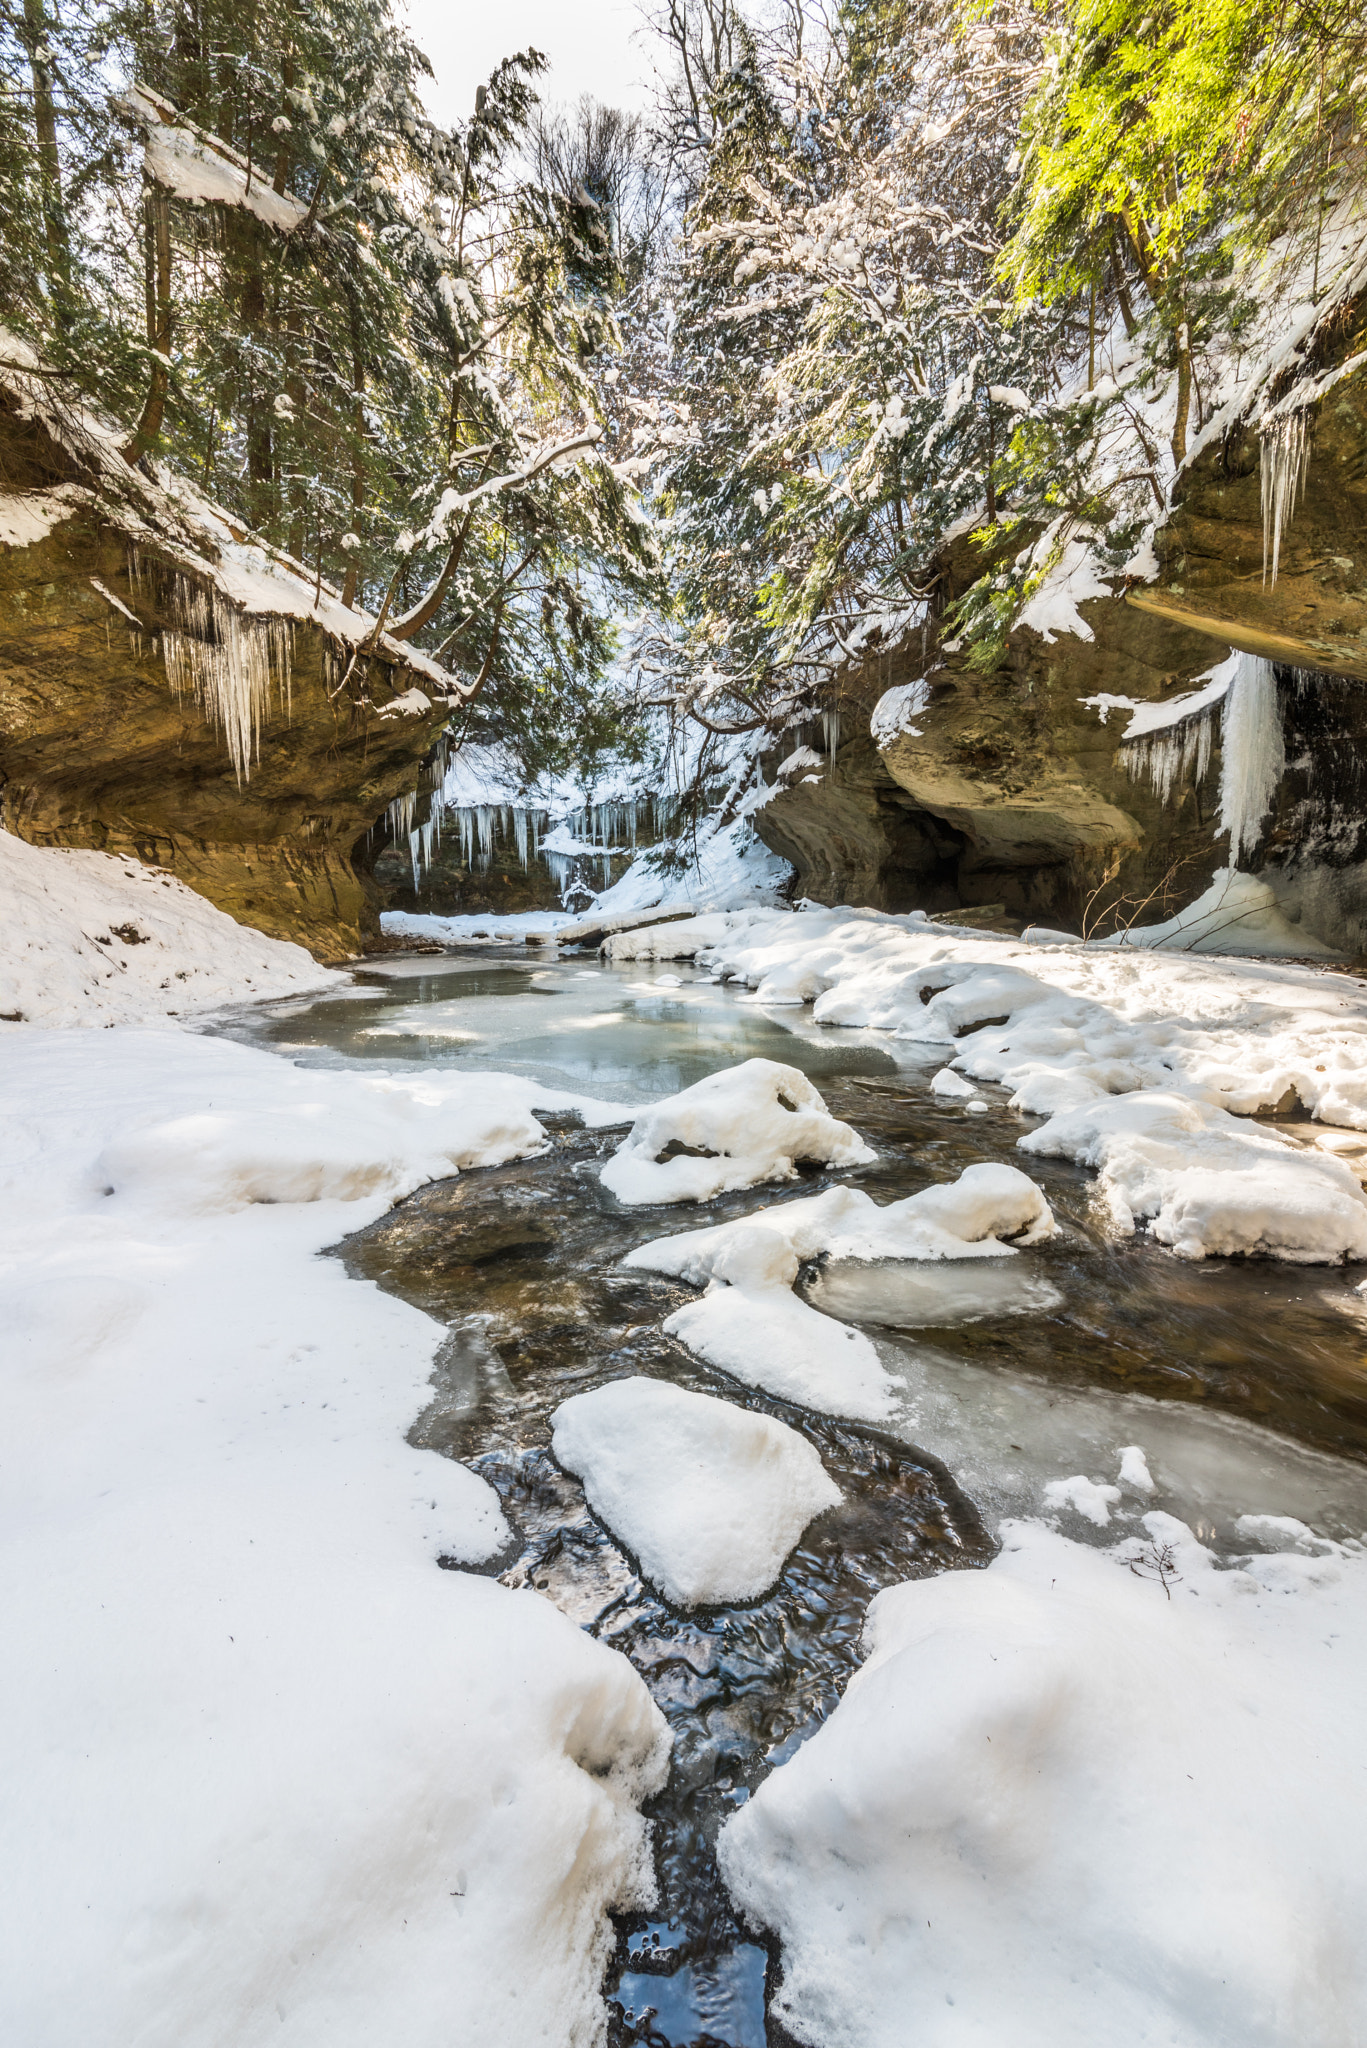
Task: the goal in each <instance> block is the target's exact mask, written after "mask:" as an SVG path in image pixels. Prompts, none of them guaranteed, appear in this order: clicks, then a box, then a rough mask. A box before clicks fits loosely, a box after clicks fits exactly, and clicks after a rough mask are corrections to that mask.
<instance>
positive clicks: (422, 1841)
mask: <svg viewBox="0 0 1367 2048" xmlns="http://www.w3.org/2000/svg"><path fill="white" fill-rule="evenodd" d="M429 1086H432V1087H434V1088H435V1093H434V1094H431V1095H429V1094H428V1093H427V1090H428V1088H429ZM462 1089H463V1090H464V1091H465V1092H464V1093H462ZM536 1094H537V1091H536V1088H535V1085H534V1084H533V1083H530V1082H518V1081H513V1080H502V1079H500V1080H498V1081H495V1082H493V1083H492V1092H491V1079H490V1077H489V1076H486V1075H479V1076H477V1077H472V1078H471V1079H469V1080H468V1081H466V1082H464V1083H461V1082H458V1081H457V1080H455V1079H453V1078H452V1077H451V1076H449V1075H447V1076H436V1077H432V1076H429V1075H424V1076H423V1077H422V1078H421V1079H420V1080H418V1081H416V1082H414V1083H413V1084H411V1085H410V1084H408V1083H405V1084H403V1085H402V1086H401V1085H399V1084H397V1083H394V1082H391V1081H389V1080H388V1079H387V1078H385V1077H383V1076H379V1077H370V1076H363V1075H359V1074H353V1073H335V1072H334V1073H327V1074H321V1073H319V1072H317V1071H304V1070H301V1069H298V1068H295V1067H293V1066H291V1065H289V1064H287V1063H286V1062H285V1061H283V1060H280V1059H277V1058H275V1057H273V1056H271V1055H269V1054H265V1053H259V1052H255V1051H251V1050H248V1049H246V1048H243V1047H240V1046H236V1045H231V1044H227V1043H224V1042H222V1041H218V1040H209V1039H202V1038H198V1037H195V1036H191V1035H188V1034H182V1033H178V1032H165V1031H158V1032H138V1031H129V1030H110V1031H101V1032H50V1031H37V1030H30V1029H28V1028H24V1027H16V1028H13V1029H12V1030H11V1031H10V1032H9V1034H8V1036H7V1038H6V1043H5V1059H4V1062H3V1063H2V1064H0V1114H3V1117H4V1124H5V1132H6V1136H5V1144H4V1147H3V1150H2V1151H0V1162H2V1163H0V1247H2V1248H3V1250H2V1253H0V1330H3V1332H4V1335H5V1342H4V1345H3V1347H2V1348H3V1374H4V1381H5V1395H6V1415H7V1422H6V1431H5V1442H4V1459H5V1466H6V1470H5V1474H4V1486H3V1508H0V1588H2V1589H3V1590H2V1591H0V1600H2V1601H3V1609H4V1613H5V1616H6V1624H5V1641H6V1655H5V1659H4V1671H3V1674H2V1675H0V1757H3V1765H2V1766H0V1784H3V1786H4V1791H3V1793H2V1794H0V1804H2V1805H3V1815H2V1816H0V1829H3V1834H4V1839H5V1842H6V1845H7V1848H8V1850H9V1854H10V1857H11V1859H12V1864H13V1867H14V1868H15V1869H16V1870H17V1871H22V1881H21V1882H15V1883H13V1884H12V1885H11V1886H10V1890H9V1895H8V1899H7V1910H6V1914H5V1916H4V1923H3V1929H0V2032H3V2034H4V2036H5V2038H6V2039H10V2040H14V2041H23V2042H26V2043H32V2044H34V2048H41V2044H47V2043H51V2044H54V2048H56V2044H58V2043H67V2042H70V2041H73V2040H77V2039H79V2040H89V2041H99V2042H101V2043H106V2044H109V2048H125V2044H127V2048H131V2044H132V2043H134V2042H137V2043H138V2044H139V2048H217V2044H220V2043H222V2042H224V2041H227V2040H231V2041H233V2042H234V2043H241V2044H243V2048H253V2044H256V2043H261V2042H265V2041H267V2040H269V2041H272V2042H279V2043H281V2044H282V2048H289V2044H295V2048H317V2044H318V2043H319V2042H322V2041H326V2042H327V2043H328V2044H329V2048H374V2043H375V2042H376V2041H377V2040H381V2039H384V2040H388V2039H391V2038H392V2039H399V2040H403V2041H404V2042H406V2043H410V2044H412V2048H444V2044H446V2043H448V2042H449V2041H450V2040H451V2038H452V2025H453V2020H452V2015H453V2014H456V2015H458V2016H459V2017H458V2020H457V2022H455V2024H456V2030H457V2032H458V2034H459V2036H460V2039H461V2041H462V2043H469V2044H471V2048H524V2044H525V2048H532V2044H533V2043H536V2044H542V2043H544V2042H545V2041H547V2040H552V2039H553V2040H555V2041H556V2042H557V2043H561V2042H564V2043H570V2044H574V2048H591V2044H596V2043H597V2042H598V2041H599V2040H600V2039H601V2034H602V2025H603V2007H602V2001H601V1997H600V1993H599V1983H600V1978H601V1971H602V1967H603V1964H604V1962H605V1960H606V1957H607V1955H608V1953H609V1951H610V1948H611V1939H612V1937H611V1931H610V1928H609V1926H608V1923H607V1920H606V1911H607V1908H608V1907H609V1906H610V1905H613V1904H621V1905H631V1906H641V1905H644V1904H645V1903H647V1902H648V1900H649V1898H650V1896H651V1894H652V1890H653V1878H652V1875H651V1870H650V1862H649V1854H648V1844H647V1839H646V1834H645V1829H644V1826H643V1823H642V1822H641V1820H640V1818H639V1815H638V1813H637V1811H636V1808H637V1804H638V1802H639V1800H640V1799H641V1798H642V1797H643V1796H644V1795H645V1794H647V1793H648V1792H650V1791H651V1790H653V1789H655V1788H657V1787H658V1785H659V1784H660V1782H661V1780H662V1777H663V1774H664V1769H665V1759H666V1752H667V1736H666V1734H665V1731H664V1727H663V1723H662V1722H661V1719H660V1717H659V1715H658V1714H657V1712H656V1710H655V1708H654V1706H653V1705H652V1704H651V1702H650V1699H649V1696H648V1694H647V1692H646V1689H645V1687H644V1686H643V1684H642V1683H641V1681H640V1680H639V1679H638V1678H637V1676H636V1675H635V1673H634V1672H633V1671H632V1669H631V1667H630V1665H629V1664H628V1663H627V1661H626V1660H625V1659H624V1658H622V1657H620V1656H619V1655H617V1654H616V1653H615V1652H613V1651H610V1650H608V1649H606V1648H603V1647H601V1646H599V1645H598V1644H596V1643H595V1642H593V1641H591V1640H590V1639H589V1638H588V1637H587V1636H585V1635H584V1634H583V1633H582V1632H581V1631H580V1630H579V1629H577V1628H575V1627H574V1626H573V1625H572V1624H571V1623H570V1622H569V1621H568V1620H567V1619H566V1618H565V1617H563V1616H562V1615H560V1614H559V1613H558V1612H556V1611H555V1610H554V1609H553V1608H552V1607H551V1606H550V1605H549V1604H548V1603H546V1602H544V1601H543V1600H541V1599H540V1598H539V1597H538V1596H537V1595H535V1594H534V1593H529V1592H521V1593H513V1592H510V1591H508V1590H507V1589H506V1588H504V1587H502V1586H500V1585H498V1584H496V1583H495V1582H493V1581H492V1580H489V1579H486V1578H483V1577H476V1576H471V1575H469V1574H464V1573H461V1572H459V1571H454V1570H452V1571H441V1570H438V1569H437V1568H436V1559H437V1558H438V1557H445V1558H450V1559H461V1560H469V1561H476V1560H481V1559H485V1558H488V1557H490V1555H491V1554H493V1553H495V1552H497V1551H498V1549H499V1548H500V1547H501V1545H502V1543H503V1542H504V1541H505V1540H506V1537H507V1531H506V1528H505V1525H504V1522H503V1518H502V1515H501V1513H500V1511H499V1508H498V1503H497V1500H496V1497H495V1496H494V1494H493V1493H492V1491H491V1489H490V1488H489V1487H488V1486H487V1485H485V1483H484V1482H483V1481H482V1480H480V1479H478V1478H477V1477H476V1476H475V1475H474V1474H473V1473H471V1472H470V1471H468V1470H466V1469H465V1468H463V1467H462V1466H460V1465H458V1464H456V1463H454V1462H453V1461H451V1460H450V1459H446V1458H442V1457H439V1456H436V1455H434V1454H433V1453H430V1452H426V1451H417V1450H414V1449H412V1448H411V1447H410V1446H409V1445H408V1444H407V1443H406V1442H405V1440H404V1435H405V1431H406V1430H407V1429H408V1428H409V1426H410V1425H411V1423H412V1422H413V1420H414V1419H415V1417H416V1416H417V1415H418V1414H419V1412H420V1411H421V1410H422V1408H423V1407H424V1406H425V1405H426V1403H427V1401H428V1400H429V1399H430V1385H429V1374H430V1372H431V1368H432V1361H433V1357H434V1354H435V1352H436V1350H437V1348H438V1346H439V1344H440V1342H441V1340H442V1336H443V1331H442V1329H441V1327H440V1326H439V1325H438V1324H436V1323H433V1322H432V1321H430V1320H429V1319H428V1318H427V1317H425V1316H423V1315H422V1314H420V1313H419V1312H418V1311H417V1310H415V1309H413V1308H410V1307H408V1306H407V1305H405V1304H404V1303H402V1302H399V1301H397V1300H395V1299H393V1298H392V1297H390V1296H388V1295H386V1294H383V1293H381V1292H380V1291H379V1290H378V1289H377V1288H373V1287H371V1286H368V1285H363V1284H360V1283H357V1282H354V1281H351V1280H349V1279H348V1278H347V1277H346V1275H345V1273H344V1271H343V1268H342V1266H341V1265H340V1263H339V1262H338V1261H336V1260H334V1259H330V1258H319V1257H318V1256H317V1254H318V1253H319V1251H320V1250H321V1249H322V1248H323V1247H325V1246H327V1245H329V1244H332V1243H334V1242H335V1241H336V1240H337V1239H338V1238H340V1237H341V1236H343V1235H344V1234H345V1233H347V1232H349V1231H351V1230H354V1229H355V1228H357V1227H358V1226H359V1225H360V1224H362V1223H364V1222H366V1221H368V1220H369V1219H371V1218H372V1217H374V1216H376V1215H377V1214H379V1213H381V1212H382V1211H383V1209H384V1207H385V1206H386V1204H387V1202H388V1201H389V1200H390V1199H391V1197H392V1196H393V1194H394V1193H396V1192H398V1191H399V1190H401V1189H402V1188H403V1187H405V1186H409V1185H412V1184H413V1183H414V1182H415V1181H416V1180H417V1179H419V1178H421V1177H422V1176H423V1175H425V1174H426V1173H428V1172H430V1171H432V1170H433V1169H434V1167H437V1166H440V1170H442V1171H446V1170H449V1164H450V1161H451V1160H452V1158H453V1157H455V1156H456V1155H457V1153H458V1154H459V1156H461V1157H462V1158H463V1159H466V1160H468V1161H471V1162H474V1161H475V1160H478V1159H484V1160H487V1161H491V1162H492V1161H496V1160H499V1159H503V1158H506V1157H508V1156H510V1155H511V1154H516V1153H517V1152H519V1151H521V1150H523V1149H525V1147H526V1144H527V1142H528V1141H529V1140H534V1139H535V1137H536V1132H535V1128H534V1126H533V1125H532V1123H531V1119H530V1117H529V1115H528V1110H529V1108H530V1105H531V1103H532V1102H533V1101H534V1100H535V1099H536ZM206 1126H207V1135H206V1137H205V1141H204V1142H203V1143H200V1142H198V1140H197V1137H196V1132H197V1131H204V1130H206ZM349 1134H350V1136H349ZM348 1146H350V1148H351V1152H352V1159H351V1163H350V1167H348V1164H347V1159H346V1154H347V1150H348ZM254 1147H257V1148H258V1149H259V1155H260V1156H259V1157H258V1159H257V1160H256V1162H255V1164H253V1163H252V1157H251V1155H252V1151H253V1148H254ZM320 1148H321V1149H320ZM443 1160H444V1161H445V1162H446V1163H445V1164H441V1162H442V1161H443Z"/></svg>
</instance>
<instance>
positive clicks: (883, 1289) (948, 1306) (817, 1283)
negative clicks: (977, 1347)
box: [804, 1259, 1063, 1330]
mask: <svg viewBox="0 0 1367 2048" xmlns="http://www.w3.org/2000/svg"><path fill="white" fill-rule="evenodd" d="M804 1292H805V1293H806V1297H807V1299H808V1301H810V1302H811V1303H812V1304H813V1305H814V1307H816V1308H819V1309H820V1310H821V1311H822V1313H823V1314H825V1315H828V1316H840V1317H842V1318H844V1319H845V1320H846V1321H847V1322H855V1323H882V1324H886V1325H887V1326H888V1327H889V1328H894V1329H903V1330H915V1329H925V1328H928V1327H931V1326H933V1325H935V1324H950V1323H972V1322H979V1321H981V1320H982V1318H983V1317H985V1316H1011V1315H1043V1314H1046V1313H1047V1312H1048V1311H1049V1310H1050V1309H1053V1308H1057V1307H1058V1306H1059V1305H1060V1303H1061V1302H1062V1300H1063V1296H1062V1295H1061V1294H1060V1293H1059V1291H1058V1289H1057V1287H1055V1286H1054V1285H1053V1284H1052V1283H1051V1282H1050V1281H1048V1280H1046V1279H1044V1278H1043V1277H1042V1276H1041V1275H1040V1274H1038V1273H1035V1272H1033V1271H1031V1270H1030V1269H1029V1268H1028V1267H1027V1266H1025V1265H1024V1263H1023V1262H1021V1261H1015V1260H1013V1261H1012V1262H1011V1263H1010V1264H1007V1263H1006V1262H1005V1261H1002V1262H1000V1263H997V1262H995V1261H994V1262H991V1263H989V1262H988V1261H986V1260H983V1259H974V1260H973V1261H972V1262H971V1263H963V1264H961V1263H960V1262H959V1261H958V1260H950V1259H941V1260H938V1261H935V1262H930V1261H926V1262H920V1261H918V1262H917V1263H915V1264H912V1263H909V1262H908V1263H901V1262H897V1261H893V1260H888V1259H885V1260H880V1261H879V1263H878V1264H877V1265H865V1264H863V1263H862V1262H860V1261H857V1260H852V1259H851V1260H833V1261H831V1262H830V1263H829V1264H827V1265H823V1266H822V1267H821V1269H820V1271H819V1272H818V1273H817V1274H816V1276H815V1278H814V1279H813V1280H811V1281H810V1282H809V1283H808V1284H807V1286H806V1288H805V1290H804Z"/></svg>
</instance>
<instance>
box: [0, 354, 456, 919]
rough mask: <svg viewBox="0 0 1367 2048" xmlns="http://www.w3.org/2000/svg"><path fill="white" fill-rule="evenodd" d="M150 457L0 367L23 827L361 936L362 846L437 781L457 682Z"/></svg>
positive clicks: (2, 660)
mask: <svg viewBox="0 0 1367 2048" xmlns="http://www.w3.org/2000/svg"><path fill="white" fill-rule="evenodd" d="M7 352H11V353H12V351H7ZM147 468H148V469H150V470H151V474H146V473H144V472H143V471H141V470H133V469H130V468H129V467H128V465H127V464H126V463H125V462H124V461H123V458H122V457H121V456H120V455H119V453H118V452H117V447H116V443H115V438H114V436H113V434H112V432H111V431H110V430H109V429H108V428H107V427H106V426H105V425H104V424H103V423H102V422H100V421H99V420H97V419H92V418H91V417H90V416H89V415H81V414H77V413H75V412H74V411H72V410H69V409H67V408H65V407H64V406H63V405H61V403H60V402H59V401H58V400H57V399H56V398H55V397H54V395H53V390H52V388H51V387H50V386H47V385H45V384H44V383H43V382H41V381H40V380H39V379H38V378H37V377H35V376H29V375H25V374H22V373H7V374H6V375H5V377H4V378H3V380H2V381H0V493H3V495H0V784H3V802H4V823H5V826H6V827H7V829H8V830H10V831H11V832H14V833H17V834H18V835H19V836H20V837H21V838H23V839H26V840H28V841H30V842H31V843H32V844H34V845H39V846H81V847H93V848H96V849H99V850H103V851H107V852H111V853H119V854H132V855H134V856H136V857H137V858H138V859H140V860H143V861H147V862H153V863H155V864H156V865H158V866H161V867H164V868H168V869H170V870H171V871H172V872H173V873H174V874H176V875H177V876H178V877H179V878H180V879H181V880H182V881H184V882H187V883H188V884H189V885H190V886H191V887H192V888H194V889H196V890H198V891H199V892H200V894H202V895H204V896H206V897H208V898H209V900H210V901H211V902H213V903H216V904H217V905H218V906H219V908H220V909H222V910H226V911H227V912H229V914H230V915H232V916H233V917H236V918H238V919H239V920H240V921H241V922H242V923H244V924H248V925H254V926H256V927H257V929H259V930H261V931H264V932H268V933H270V934H272V935H273V936H275V937H279V938H288V939H294V940H297V941H299V942H300V943H302V944H304V945H306V946H307V947H309V949H310V950H311V951H312V952H313V953H314V954H315V955H316V956H317V957H318V958H319V959H322V960H336V959H340V958H344V957H346V956H348V955H351V954H354V953H356V952H358V951H359V950H360V948H361V945H362V943H363V941H364V940H365V938H366V937H367V936H368V935H369V934H371V933H373V932H377V931H378V916H377V909H376V902H375V896H376V892H375V890H374V888H373V885H369V884H368V883H367V881H366V879H365V877H364V875H363V873H362V872H361V871H360V870H359V869H358V867H357V865H356V863H355V860H354V859H353V849H354V848H355V847H356V845H357V842H358V841H359V840H361V838H362V836H363V835H364V834H365V833H366V831H367V830H368V829H369V828H370V827H371V826H372V825H373V824H374V822H375V820H376V819H377V818H378V817H379V816H380V815H381V814H382V812H383V811H384V809H385V807H386V805H387V804H388V803H389V802H390V801H391V799H393V798H394V797H396V796H399V795H401V794H404V793H405V792H408V791H414V790H416V789H417V788H418V786H419V782H420V779H421V765H422V763H423V760H424V758H425V757H426V756H428V755H430V754H431V751H432V747H433V743H434V740H435V739H436V736H437V734H438V733H439V732H440V730H441V728H442V727H443V726H444V724H445V722H446V720H447V718H448V716H449V714H450V710H451V696H452V694H453V693H454V692H455V691H456V689H457V685H456V684H455V683H454V682H453V681H452V680H451V679H450V678H449V677H447V676H446V675H445V674H444V673H443V672H442V671H441V670H440V669H438V668H436V666H435V665H434V664H433V663H432V662H430V661H428V660H427V659H426V658H425V657H424V656H423V655H421V654H419V653H417V652H416V651H415V650H413V649H411V648H409V647H406V646H401V645H400V644H399V643H398V642H396V641H393V640H391V639H389V638H388V637H387V636H385V637H383V638H382V639H381V640H380V641H379V643H378V645H372V644H371V642H372V640H373V628H374V623H375V622H374V620H373V619H372V618H369V617H367V616H366V615H364V614H362V613H358V612H354V611H351V610H348V609H347V608H346V607H344V606H343V605H342V603H341V601H340V599H339V598H338V597H337V596H336V594H335V593H334V592H332V591H330V590H329V589H328V588H327V587H326V586H321V585H318V584H317V583H316V582H315V580H314V579H313V578H312V577H311V576H309V575H308V574H307V572H306V571H305V570H304V569H303V568H301V567H300V565H298V564H297V563H293V562H291V561H289V560H288V559H287V558H286V557H283V556H280V555H277V554H274V553H272V552H270V551H269V550H267V549H266V548H265V547H263V546H260V545H258V544H256V543H254V542H252V541H251V540H249V539H248V538H247V537H246V536H245V535H243V534H241V533H240V532H238V531H236V530H235V529H234V528H233V527H232V525H231V524H230V523H229V521H228V519H227V517H226V515H224V514H223V513H222V512H221V511H219V510H218V509H217V508H215V507H214V506H212V505H210V504H209V503H207V502H206V501H205V500H204V499H202V498H200V497H199V496H198V495H197V493H195V492H194V491H193V490H192V489H191V488H190V487H189V486H188V485H186V484H185V483H184V482H182V481H181V480H180V479H178V478H175V477H174V476H172V475H171V474H170V473H169V472H167V471H166V470H164V469H161V468H160V467H155V468H154V467H153V466H152V465H147ZM253 728H255V731H254V730H253ZM234 739H235V741H236V747H237V751H238V753H239V754H242V753H243V752H244V751H245V752H246V753H247V754H248V755H249V757H250V758H248V759H245V760H240V761H239V762H238V764H237V765H236V766H235V764H234V761H233V758H232V753H233V746H232V744H231V742H232V741H233V740H234ZM244 742H245V747H244Z"/></svg>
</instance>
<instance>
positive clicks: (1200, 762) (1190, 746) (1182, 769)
mask: <svg viewBox="0 0 1367 2048" xmlns="http://www.w3.org/2000/svg"><path fill="white" fill-rule="evenodd" d="M1219 708H1220V707H1219V705H1218V704H1212V705H1210V706H1209V708H1208V709H1207V710H1205V711H1198V712H1197V713H1196V715H1195V717H1193V718H1183V719H1179V720H1178V722H1177V723H1176V724H1175V725H1168V726H1164V727H1163V728H1162V730H1161V731H1159V732H1152V733H1144V734H1141V736H1140V737H1139V738H1138V739H1136V740H1128V741H1125V740H1122V741H1121V745H1120V758H1121V760H1122V762H1123V763H1124V766H1125V773H1126V774H1127V775H1128V776H1129V777H1130V780H1131V781H1132V782H1137V781H1138V780H1139V779H1140V778H1141V777H1142V778H1143V779H1144V780H1146V781H1147V782H1148V783H1149V784H1150V785H1151V787H1152V788H1153V789H1155V790H1156V791H1157V792H1158V800H1159V802H1160V803H1167V801H1168V799H1169V797H1170V796H1171V795H1172V792H1173V789H1174V787H1175V785H1176V784H1177V783H1178V782H1179V781H1185V780H1186V778H1187V776H1188V775H1191V777H1192V779H1193V781H1195V782H1200V781H1202V780H1203V778H1204V776H1205V773H1206V770H1207V769H1208V768H1209V766H1210V749H1211V741H1212V739H1213V737H1214V732H1215V718H1216V714H1217V712H1218V711H1219Z"/></svg>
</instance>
